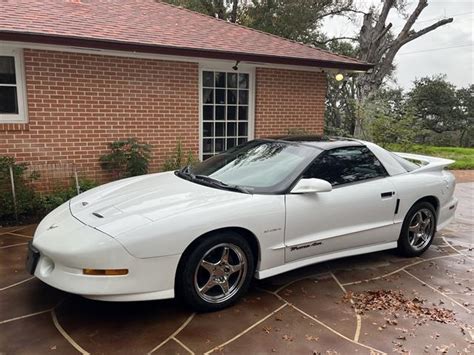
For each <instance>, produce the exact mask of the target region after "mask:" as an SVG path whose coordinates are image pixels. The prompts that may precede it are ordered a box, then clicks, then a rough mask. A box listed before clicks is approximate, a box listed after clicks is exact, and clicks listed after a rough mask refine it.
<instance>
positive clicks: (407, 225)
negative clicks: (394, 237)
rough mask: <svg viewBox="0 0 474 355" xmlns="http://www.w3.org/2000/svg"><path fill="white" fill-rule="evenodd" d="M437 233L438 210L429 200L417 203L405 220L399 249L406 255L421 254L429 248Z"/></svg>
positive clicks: (399, 240)
mask: <svg viewBox="0 0 474 355" xmlns="http://www.w3.org/2000/svg"><path fill="white" fill-rule="evenodd" d="M435 233H436V212H435V210H434V208H433V206H432V205H431V204H430V203H428V202H419V203H417V204H415V205H414V206H413V207H412V208H411V209H410V210H409V211H408V213H407V215H406V217H405V220H404V221H403V226H402V231H401V233H400V238H399V239H398V250H399V251H400V253H401V254H402V255H405V256H419V255H421V254H423V253H424V252H425V251H426V249H428V248H429V246H430V245H431V243H432V242H433V238H434V236H435Z"/></svg>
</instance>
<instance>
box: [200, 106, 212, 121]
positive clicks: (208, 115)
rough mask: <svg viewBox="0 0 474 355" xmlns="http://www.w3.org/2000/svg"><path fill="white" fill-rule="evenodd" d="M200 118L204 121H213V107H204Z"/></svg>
mask: <svg viewBox="0 0 474 355" xmlns="http://www.w3.org/2000/svg"><path fill="white" fill-rule="evenodd" d="M202 118H203V119H204V120H205V121H212V120H213V119H214V106H209V105H204V106H203V108H202Z"/></svg>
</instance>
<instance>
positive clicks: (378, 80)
mask: <svg viewBox="0 0 474 355" xmlns="http://www.w3.org/2000/svg"><path fill="white" fill-rule="evenodd" d="M396 5H397V2H396V1H395V0H385V1H384V3H383V6H382V9H381V10H380V13H378V14H376V13H374V10H373V9H372V10H371V11H370V12H369V13H367V14H365V15H364V18H363V23H362V27H361V29H360V33H359V39H358V41H359V59H361V60H363V61H366V62H369V63H373V64H374V68H373V69H372V70H371V71H369V72H367V73H364V74H361V75H360V76H359V77H358V78H357V79H356V100H357V101H358V104H359V105H361V107H363V105H364V103H365V102H366V100H367V99H369V98H370V95H371V94H372V93H373V92H374V91H375V90H377V89H378V88H380V86H381V85H382V84H383V82H384V79H385V78H387V77H388V76H389V75H390V74H391V73H392V72H393V70H394V66H393V61H394V59H395V56H396V54H397V53H398V51H399V50H400V48H402V47H403V46H404V45H405V44H407V43H409V42H410V41H413V40H414V39H416V38H418V37H421V36H423V35H425V34H426V33H429V32H431V31H433V30H435V29H436V28H438V27H440V26H444V25H446V24H447V23H450V22H452V21H453V19H452V18H448V19H443V20H440V21H438V22H436V23H434V24H432V25H430V26H428V27H425V28H423V29H422V30H419V31H414V30H412V27H413V25H414V24H415V22H416V20H417V19H418V17H419V16H420V14H421V12H422V11H423V9H424V8H425V7H426V6H428V1H427V0H418V4H417V6H416V8H415V9H414V10H413V12H412V13H411V14H410V15H409V16H408V18H407V20H406V22H405V24H404V26H403V28H402V30H401V31H400V32H399V33H398V35H396V36H394V35H393V33H392V32H390V30H391V27H392V24H391V23H389V24H385V23H386V21H387V18H388V15H389V13H390V10H391V9H393V8H395V7H396ZM355 121H356V124H355V128H354V132H353V133H354V136H356V137H357V136H359V135H361V134H362V124H363V117H360V116H359V117H355Z"/></svg>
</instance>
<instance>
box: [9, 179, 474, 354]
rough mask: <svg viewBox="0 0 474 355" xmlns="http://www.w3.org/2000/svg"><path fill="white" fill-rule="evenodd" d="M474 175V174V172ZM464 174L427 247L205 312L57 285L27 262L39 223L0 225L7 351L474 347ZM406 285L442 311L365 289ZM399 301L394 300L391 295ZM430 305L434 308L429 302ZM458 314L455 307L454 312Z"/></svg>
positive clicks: (412, 296) (306, 274) (362, 259)
mask: <svg viewBox="0 0 474 355" xmlns="http://www.w3.org/2000/svg"><path fill="white" fill-rule="evenodd" d="M466 176H468V178H466ZM469 176H470V175H469V173H463V174H462V179H463V180H462V181H465V180H467V181H471V182H465V183H460V184H458V186H457V188H456V195H457V197H458V198H459V200H460V202H459V207H458V213H457V217H456V220H455V221H454V222H453V223H452V224H450V225H449V226H448V227H447V228H446V229H445V230H443V231H441V232H439V233H438V234H437V237H436V239H435V241H434V243H433V245H432V246H431V248H430V249H429V251H427V252H426V253H425V254H423V255H422V256H421V257H419V258H412V259H407V258H402V257H399V256H398V255H397V254H396V253H395V252H393V251H386V252H379V253H373V254H369V255H362V256H357V257H352V258H345V259H341V260H334V261H331V262H327V263H321V264H318V265H312V266H309V267H305V268H302V269H299V270H295V271H292V272H289V273H286V274H284V275H279V276H276V277H273V278H270V279H267V280H262V281H255V282H254V284H253V286H252V288H251V290H250V292H249V293H248V295H246V296H245V297H244V298H243V299H242V300H241V301H240V302H239V303H238V304H237V305H235V306H234V307H231V308H228V309H225V310H223V311H220V312H215V313H207V314H194V313H192V312H190V311H189V310H188V309H186V308H184V307H183V306H182V305H181V304H180V303H179V302H178V301H175V300H166V301H150V302H133V303H106V302H99V301H91V300H87V299H84V298H82V297H79V296H75V295H70V294H66V293H64V292H61V291H58V290H55V289H53V288H51V287H49V286H47V285H45V284H43V283H42V282H40V281H39V280H37V279H36V278H33V277H31V276H30V275H29V274H27V273H26V271H25V270H24V258H25V253H26V243H27V242H28V241H29V240H31V238H32V236H33V234H34V230H35V228H36V226H35V225H30V226H25V227H17V228H14V227H13V228H4V229H0V354H49V353H52V354H77V353H83V354H87V353H91V354H112V353H113V354H146V353H154V354H189V353H196V354H201V353H213V352H216V353H218V352H223V353H232V354H242V353H248V354H265V353H282V354H290V353H295V354H376V353H381V354H382V353H411V354H423V353H426V354H436V353H447V354H462V353H469V352H472V351H474V348H473V344H474V328H473V327H474V320H473V318H474V317H473V314H472V313H473V312H474V277H473V274H474V253H473V243H474V205H473V204H474V183H473V182H472V179H470V180H469ZM390 290H392V291H394V292H398V291H401V293H402V294H403V296H404V297H405V298H406V299H407V300H414V302H415V303H416V302H421V306H422V307H426V309H428V308H430V309H435V308H436V309H441V310H442V311H443V312H446V311H447V312H449V311H452V312H453V313H452V316H453V320H452V321H448V322H437V321H434V320H427V319H425V318H424V317H425V316H424V315H423V314H420V315H418V316H416V317H414V316H412V315H409V314H407V313H404V312H403V311H390V307H388V308H389V309H388V310H386V309H375V310H374V309H369V310H365V311H363V312H360V311H359V310H357V309H356V303H353V302H354V299H355V298H354V299H353V297H355V295H361V294H367V292H371V291H373V292H379V291H381V292H382V293H383V292H391V291H390ZM390 306H392V305H390ZM423 309H424V308H423ZM449 314H451V313H449Z"/></svg>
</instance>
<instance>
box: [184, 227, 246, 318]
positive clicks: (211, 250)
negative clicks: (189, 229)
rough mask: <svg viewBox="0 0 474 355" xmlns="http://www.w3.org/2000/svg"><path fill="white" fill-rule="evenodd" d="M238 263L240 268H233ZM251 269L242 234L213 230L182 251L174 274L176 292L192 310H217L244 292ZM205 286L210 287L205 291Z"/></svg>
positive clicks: (228, 304)
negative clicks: (191, 246) (226, 259)
mask: <svg viewBox="0 0 474 355" xmlns="http://www.w3.org/2000/svg"><path fill="white" fill-rule="evenodd" d="M225 248H227V249H228V262H227V263H226V262H225V258H224V254H225V253H224V250H225ZM242 262H243V263H242ZM239 263H240V264H241V267H240V271H234V270H235V269H237V268H238V265H239ZM203 265H204V266H203ZM209 269H210V270H209ZM254 271H255V257H254V255H253V253H252V250H251V248H250V246H249V244H248V243H247V241H246V240H245V238H243V237H242V236H241V235H239V234H238V233H235V232H232V231H225V232H220V233H215V234H212V235H209V236H208V237H206V238H204V239H203V240H202V241H201V242H199V244H197V245H196V246H193V249H191V250H190V252H189V253H188V252H187V253H185V254H184V255H183V260H181V262H180V266H179V268H178V271H177V276H176V293H177V296H178V297H179V299H181V300H182V301H184V302H185V303H186V304H187V305H188V306H189V307H190V308H192V309H193V310H195V311H198V312H212V311H217V310H220V309H223V308H226V307H228V306H230V305H232V304H234V303H235V302H236V301H237V300H238V299H239V298H240V297H241V296H242V295H243V294H245V293H246V292H247V290H248V288H249V285H250V283H251V281H252V278H253V274H254ZM206 280H207V281H206ZM226 283H227V291H228V293H227V294H226V293H225V289H226V286H225V285H226ZM210 285H213V286H210ZM206 287H210V288H209V289H208V290H207V291H206V292H204V290H206ZM219 294H222V295H221V296H219Z"/></svg>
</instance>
